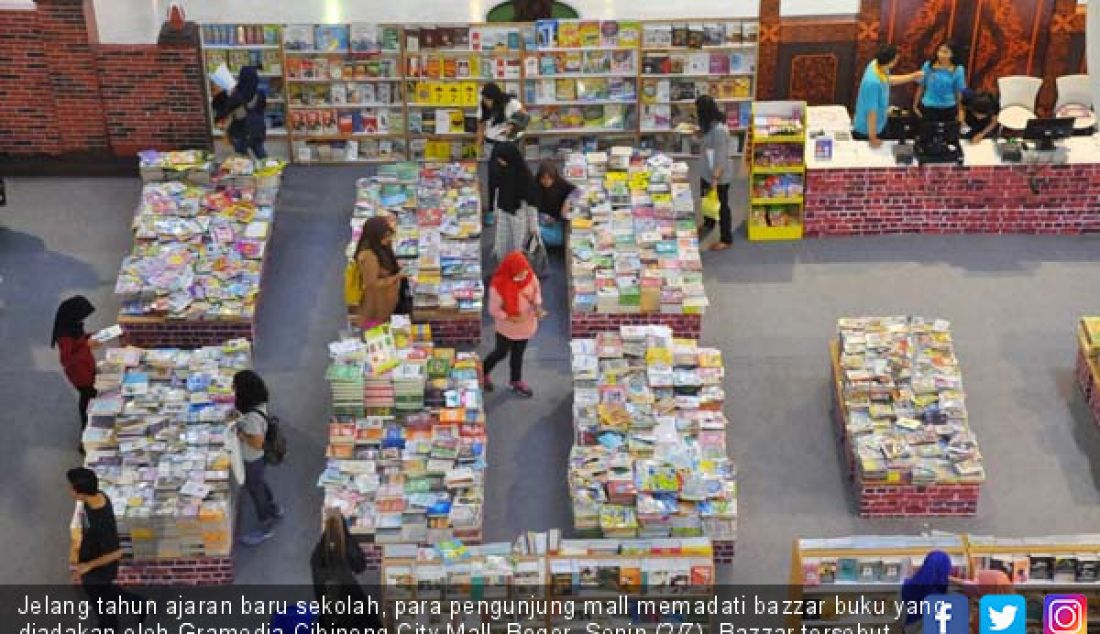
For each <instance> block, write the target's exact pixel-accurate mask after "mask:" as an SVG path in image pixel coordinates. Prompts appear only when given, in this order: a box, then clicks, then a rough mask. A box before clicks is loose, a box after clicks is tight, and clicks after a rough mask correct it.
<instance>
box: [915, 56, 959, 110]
mask: <svg viewBox="0 0 1100 634" xmlns="http://www.w3.org/2000/svg"><path fill="white" fill-rule="evenodd" d="M921 73H923V74H924V77H923V78H922V79H921V80H920V81H919V82H918V83H917V91H916V93H915V95H914V96H913V112H914V113H915V114H916V115H917V116H918V117H921V118H923V119H924V120H925V121H956V120H957V121H959V123H962V121H963V117H962V111H961V110H960V109H959V104H960V103H961V102H962V95H963V91H964V90H966V69H964V68H963V65H962V64H961V63H959V60H958V56H957V54H956V51H955V46H954V45H953V44H951V43H949V42H944V43H943V44H940V45H939V46H938V47H937V48H936V54H935V55H933V56H932V59H930V60H928V61H926V62H925V63H924V66H922V67H921Z"/></svg>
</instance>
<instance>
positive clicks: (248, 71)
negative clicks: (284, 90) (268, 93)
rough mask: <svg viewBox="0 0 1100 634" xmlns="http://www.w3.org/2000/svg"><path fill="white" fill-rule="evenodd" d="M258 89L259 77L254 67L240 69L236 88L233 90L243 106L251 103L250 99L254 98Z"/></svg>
mask: <svg viewBox="0 0 1100 634" xmlns="http://www.w3.org/2000/svg"><path fill="white" fill-rule="evenodd" d="M259 87H260V75H259V73H258V72H257V71H256V67H255V66H244V67H242V68H241V72H240V74H238V75H237V87H236V88H234V90H236V91H237V95H238V96H239V97H240V98H241V101H243V102H244V103H245V104H247V103H248V102H250V101H252V98H253V97H255V96H256V90H257V89H259Z"/></svg>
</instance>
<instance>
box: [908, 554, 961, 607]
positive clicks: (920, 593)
mask: <svg viewBox="0 0 1100 634" xmlns="http://www.w3.org/2000/svg"><path fill="white" fill-rule="evenodd" d="M950 576H951V556H950V555H948V554H947V553H945V552H943V551H942V550H933V551H932V552H930V553H928V554H927V555H926V556H925V557H924V563H922V564H921V565H920V568H918V569H917V571H916V572H915V573H913V576H912V577H909V578H908V579H906V580H905V582H904V583H903V584H902V585H901V600H902V601H905V602H906V603H910V604H912V603H918V604H919V603H920V602H921V601H924V600H925V599H926V598H928V595H930V594H943V593H944V592H947V584H948V580H949V579H948V578H949V577H950ZM919 618H920V615H919V614H909V615H908V616H906V619H905V621H906V623H912V622H914V621H916V620H917V619H919Z"/></svg>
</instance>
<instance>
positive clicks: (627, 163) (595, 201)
mask: <svg viewBox="0 0 1100 634" xmlns="http://www.w3.org/2000/svg"><path fill="white" fill-rule="evenodd" d="M688 172H689V169H688V166H687V164H685V163H677V162H673V161H672V159H670V158H669V157H667V156H665V155H663V154H655V155H652V156H647V155H646V154H645V153H642V152H639V151H637V150H632V149H631V148H628V147H613V148H611V151H610V152H609V153H605V152H590V153H588V154H571V155H569V157H568V158H567V159H566V164H565V176H566V178H568V179H570V180H571V181H573V182H574V183H575V184H577V185H578V186H579V187H580V189H581V192H580V194H579V196H578V198H577V200H576V201H575V202H574V204H573V207H572V210H573V211H572V217H573V219H572V222H571V223H570V237H569V244H570V257H571V264H572V276H573V279H572V286H573V307H572V310H573V311H574V312H600V313H658V312H659V313H668V314H701V313H702V312H703V311H704V310H705V309H706V307H707V305H708V302H707V297H706V293H705V292H704V290H703V264H702V260H701V259H700V257H699V237H698V229H697V227H696V221H695V197H694V195H693V194H692V191H691V185H690V183H689V182H688Z"/></svg>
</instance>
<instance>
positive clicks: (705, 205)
mask: <svg viewBox="0 0 1100 634" xmlns="http://www.w3.org/2000/svg"><path fill="white" fill-rule="evenodd" d="M700 208H701V211H702V212H703V217H704V218H708V219H710V220H718V215H719V213H720V211H721V209H722V204H721V203H720V202H718V188H717V187H711V188H710V191H709V192H707V195H706V196H703V200H702V201H701V204H700Z"/></svg>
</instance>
